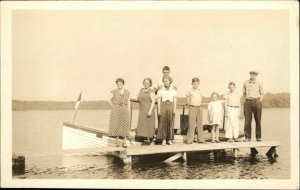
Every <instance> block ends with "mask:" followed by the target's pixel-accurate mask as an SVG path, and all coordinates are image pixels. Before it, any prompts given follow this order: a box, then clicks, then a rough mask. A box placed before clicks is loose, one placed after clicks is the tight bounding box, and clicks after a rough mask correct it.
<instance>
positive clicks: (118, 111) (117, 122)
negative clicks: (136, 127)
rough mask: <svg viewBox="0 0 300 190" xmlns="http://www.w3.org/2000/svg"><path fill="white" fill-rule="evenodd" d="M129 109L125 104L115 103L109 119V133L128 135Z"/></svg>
mask: <svg viewBox="0 0 300 190" xmlns="http://www.w3.org/2000/svg"><path fill="white" fill-rule="evenodd" d="M129 124H130V122H129V110H128V106H125V105H121V106H120V105H117V104H115V105H113V107H112V110H111V114H110V119H109V135H110V136H121V137H128V136H129V131H130V125H129Z"/></svg>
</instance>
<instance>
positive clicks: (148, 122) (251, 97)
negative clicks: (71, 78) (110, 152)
mask: <svg viewBox="0 0 300 190" xmlns="http://www.w3.org/2000/svg"><path fill="white" fill-rule="evenodd" d="M162 73H163V76H162V77H161V78H160V79H159V80H158V84H157V86H154V85H153V84H152V80H151V79H150V78H145V79H144V80H143V86H144V87H143V88H142V89H140V91H139V94H138V97H137V101H138V103H139V117H138V124H137V133H136V136H138V137H142V138H143V140H144V144H145V145H149V144H151V142H153V141H154V139H155V137H156V140H158V141H160V142H161V145H163V146H164V145H166V144H169V145H172V144H173V143H174V142H173V140H174V119H175V111H176V106H177V88H176V86H174V85H173V79H172V78H171V77H170V68H169V67H168V66H164V67H163V70H162ZM250 75H251V78H250V79H249V80H247V81H246V82H245V83H244V85H243V96H241V95H239V94H238V93H236V92H235V83H234V82H230V83H229V85H228V88H229V92H228V93H227V94H226V95H225V96H224V99H225V104H224V106H225V116H226V122H225V131H226V134H225V137H226V138H228V141H229V142H233V141H237V139H238V135H239V120H240V119H241V118H242V117H243V115H244V116H245V127H244V133H245V140H244V141H250V140H251V121H252V113H253V114H254V119H255V122H256V139H257V141H260V140H261V124H260V120H261V112H262V105H261V101H262V97H263V88H262V84H261V83H260V82H259V81H256V77H257V75H258V72H257V71H250ZM124 84H125V81H124V79H122V78H118V79H116V85H117V88H116V89H114V90H112V91H111V98H110V99H109V103H110V105H111V107H112V111H111V115H110V122H109V134H110V136H114V137H116V144H117V146H123V147H127V145H126V139H127V138H128V137H129V132H130V92H129V91H128V90H126V89H125V88H124ZM199 85H200V79H199V78H197V77H195V78H193V79H192V88H191V89H190V90H189V91H188V92H187V94H186V98H187V103H188V108H189V120H188V121H189V128H188V132H187V140H186V143H187V144H192V143H193V141H194V135H195V128H197V140H198V143H206V142H205V140H204V132H203V125H202V107H203V104H202V98H203V96H202V91H201V90H200V88H199ZM242 97H243V98H242ZM156 99H157V118H158V131H157V135H155V118H156V115H155V101H156ZM241 100H244V101H241ZM243 102H244V103H243ZM242 104H243V105H244V106H241V105H242ZM242 107H244V109H243V110H241V109H242ZM223 110H224V109H223V105H222V102H221V101H220V100H219V95H218V93H216V92H213V93H212V94H211V102H210V103H209V104H208V122H209V125H211V127H212V128H211V136H212V139H211V142H213V143H214V142H216V143H218V142H220V140H219V128H220V126H221V124H222V123H223ZM241 113H242V114H241ZM119 137H122V138H123V143H122V144H119Z"/></svg>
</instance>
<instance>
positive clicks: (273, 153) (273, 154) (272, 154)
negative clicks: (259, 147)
mask: <svg viewBox="0 0 300 190" xmlns="http://www.w3.org/2000/svg"><path fill="white" fill-rule="evenodd" d="M266 155H267V156H268V157H269V158H277V157H278V154H277V153H276V147H275V146H272V147H271V148H270V150H269V151H268V152H267V153H266Z"/></svg>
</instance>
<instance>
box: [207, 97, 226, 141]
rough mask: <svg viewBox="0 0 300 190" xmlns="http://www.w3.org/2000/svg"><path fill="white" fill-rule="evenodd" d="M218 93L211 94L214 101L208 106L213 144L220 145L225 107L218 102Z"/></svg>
mask: <svg viewBox="0 0 300 190" xmlns="http://www.w3.org/2000/svg"><path fill="white" fill-rule="evenodd" d="M218 96H219V95H218V93H216V92H213V93H212V94H211V98H212V101H211V102H210V103H209V104H208V121H209V124H210V125H212V129H211V138H212V139H211V142H212V143H215V142H217V143H219V142H220V141H219V128H220V125H221V124H222V120H223V114H222V113H223V106H222V103H221V102H220V101H218Z"/></svg>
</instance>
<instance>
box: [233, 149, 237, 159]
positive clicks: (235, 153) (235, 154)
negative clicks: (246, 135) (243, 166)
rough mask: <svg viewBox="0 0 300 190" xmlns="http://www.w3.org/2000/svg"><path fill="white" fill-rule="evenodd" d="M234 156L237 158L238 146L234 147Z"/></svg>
mask: <svg viewBox="0 0 300 190" xmlns="http://www.w3.org/2000/svg"><path fill="white" fill-rule="evenodd" d="M233 156H234V158H237V148H234V149H233Z"/></svg>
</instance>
